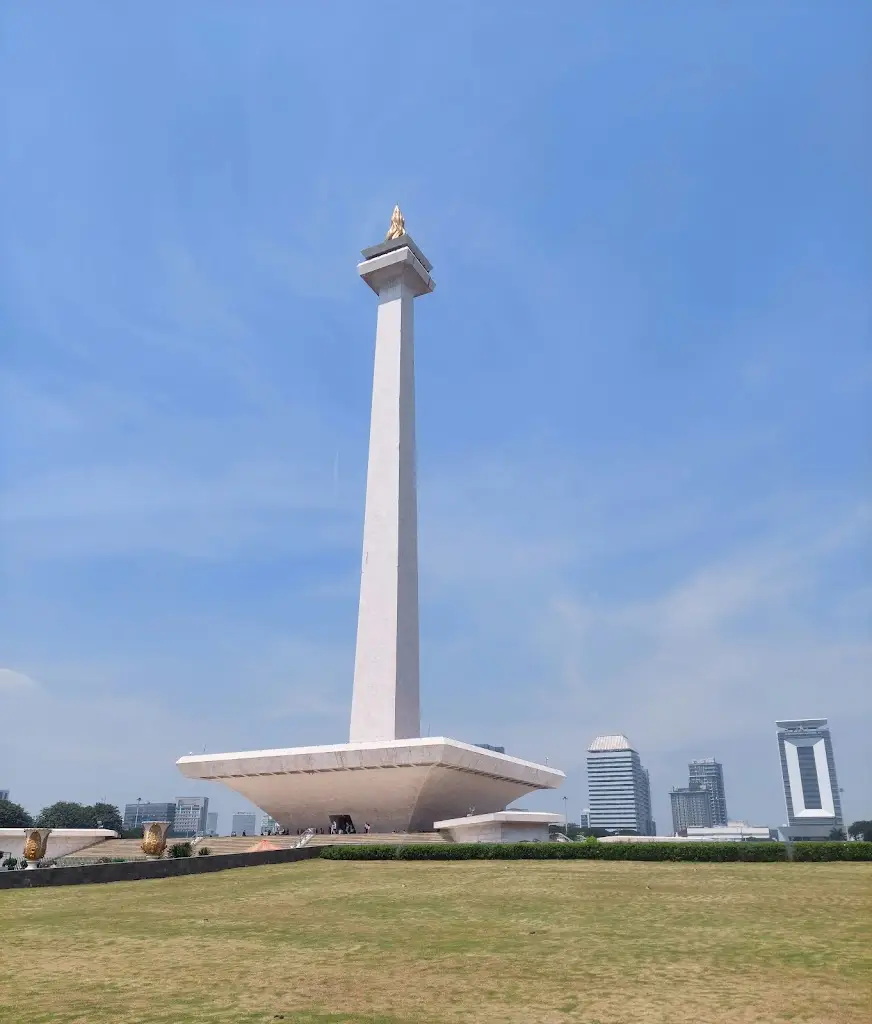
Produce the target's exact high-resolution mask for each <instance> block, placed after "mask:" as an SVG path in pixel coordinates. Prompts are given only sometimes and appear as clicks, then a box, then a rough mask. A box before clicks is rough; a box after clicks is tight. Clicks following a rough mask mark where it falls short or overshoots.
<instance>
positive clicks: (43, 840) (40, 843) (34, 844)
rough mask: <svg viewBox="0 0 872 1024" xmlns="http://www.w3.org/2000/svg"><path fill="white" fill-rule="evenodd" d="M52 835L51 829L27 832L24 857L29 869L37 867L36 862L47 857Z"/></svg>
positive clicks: (29, 830)
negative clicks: (47, 848)
mask: <svg viewBox="0 0 872 1024" xmlns="http://www.w3.org/2000/svg"><path fill="white" fill-rule="evenodd" d="M50 833H51V829H50V828H28V829H26V830H25V832H24V850H23V851H22V856H23V857H24V859H25V860H26V861H27V862H28V866H29V867H35V866H36V862H37V861H38V860H42V858H43V857H44V856H45V848H46V846H48V837H49V835H50Z"/></svg>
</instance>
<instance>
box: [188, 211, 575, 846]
mask: <svg viewBox="0 0 872 1024" xmlns="http://www.w3.org/2000/svg"><path fill="white" fill-rule="evenodd" d="M362 255H363V257H364V258H363V261H362V262H361V263H360V264H359V265H358V272H359V274H360V276H361V278H362V279H363V280H364V281H365V282H366V284H367V285H369V287H370V288H371V289H372V290H373V291H374V292H375V293H376V295H377V296H378V313H377V319H376V342H375V368H374V373H373V389H372V419H371V423H370V434H369V461H368V466H367V482H366V511H365V516H364V529H363V558H362V564H361V574H360V603H359V606H358V619H357V647H356V652H355V661H354V685H353V692H352V701H351V728H350V734H349V742H348V743H343V744H332V745H329V746H311V747H288V748H282V749H279V750H253V751H241V752H234V753H224V754H202V755H190V756H188V757H182V758H180V759H179V761H178V762H177V763H178V767H179V769H180V770H181V772H182V774H184V775H186V776H187V777H188V778H191V779H209V780H214V781H219V782H223V783H225V784H226V785H228V786H230V787H231V788H232V789H234V790H236V791H237V792H239V793H242V794H243V795H244V796H245V797H247V798H248V799H249V800H251V802H252V803H254V804H255V805H256V806H258V807H261V808H262V809H263V810H265V811H266V812H267V813H268V814H270V815H271V816H272V817H273V818H274V819H275V820H276V821H277V822H278V823H279V824H280V825H281V826H282V827H283V828H291V829H293V828H299V827H303V828H308V827H310V826H320V827H324V826H326V825H328V824H329V822H330V820H331V819H333V820H335V819H339V818H341V819H342V820H343V823H344V824H346V825H347V820H348V819H351V821H352V823H353V824H355V826H356V827H357V828H358V829H360V828H361V827H362V825H363V823H364V822H368V823H369V824H371V825H372V827H373V828H374V829H375V830H376V831H383V832H392V831H405V830H409V831H424V830H429V829H432V828H434V827H442V826H444V827H446V828H449V827H453V825H454V824H455V823H456V820H457V819H459V818H460V817H461V816H463V821H462V822H461V824H460V825H459V826H457V827H458V828H462V827H466V826H469V824H470V822H473V823H474V824H475V827H476V829H478V830H479V833H481V834H484V833H485V832H486V833H487V834H488V835H490V834H491V833H492V832H494V831H495V830H496V831H498V832H500V833H501V834H508V833H507V831H506V830H507V829H509V830H511V829H512V828H516V827H517V828H522V829H525V828H532V827H539V826H542V825H543V821H544V819H546V818H547V819H549V820H554V821H556V820H558V819H559V818H560V815H549V814H542V813H538V812H530V811H526V812H521V811H506V810H505V808H506V805H507V804H508V803H510V802H511V801H513V800H516V799H518V798H519V797H521V796H525V795H526V794H529V793H531V792H533V791H535V790H537V789H554V788H556V787H557V786H559V785H560V783H561V782H562V781H563V779H564V775H563V772H560V771H557V770H556V769H554V768H550V767H548V766H547V765H541V764H535V763H533V762H531V761H523V760H521V759H520V758H517V757H511V756H509V755H507V754H505V753H502V752H500V751H497V750H492V749H485V748H483V747H479V746H475V745H473V744H470V743H464V742H461V741H459V740H452V739H446V738H445V737H441V736H436V737H427V738H422V737H421V736H420V732H421V728H420V707H419V699H420V698H419V694H420V681H419V671H418V636H419V634H418V507H417V501H418V498H417V483H416V465H415V459H416V454H415V361H414V360H415V356H414V313H413V304H414V300H415V299H416V298H417V297H419V296H421V295H426V294H428V293H429V292H431V291H433V288H434V285H433V279H432V278H431V277H430V269H431V268H430V262H429V261H428V260H427V258H426V257H425V256H424V254H423V253H422V252H421V250H420V249H419V248H418V246H417V245H416V244H415V242H414V241H413V239H412V238H411V237H410V236H409V235H408V234H407V233H406V230H405V224H404V221H403V217H402V214H401V213H400V211H399V208H398V207H397V208H395V209H394V213H393V216H392V218H391V227H390V230H389V231H388V235H387V237H386V238H385V240H384V242H381V243H380V244H379V245H375V246H372V247H371V248H368V249H364V250H363V254H362ZM473 812H476V813H473ZM533 819H536V820H535V821H534V820H533ZM540 819H541V820H540ZM482 829H484V832H481V830H482ZM467 831H468V829H467ZM546 833H547V828H546ZM477 834H478V833H477Z"/></svg>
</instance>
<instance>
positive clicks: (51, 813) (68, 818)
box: [36, 800, 97, 828]
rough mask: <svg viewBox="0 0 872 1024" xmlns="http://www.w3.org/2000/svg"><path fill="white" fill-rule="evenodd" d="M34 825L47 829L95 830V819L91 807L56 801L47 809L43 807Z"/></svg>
mask: <svg viewBox="0 0 872 1024" xmlns="http://www.w3.org/2000/svg"><path fill="white" fill-rule="evenodd" d="M36 824H37V825H40V826H45V827H47V828H95V827H96V825H97V819H96V818H95V817H94V808H93V807H88V806H86V805H85V804H76V803H72V802H71V801H69V800H58V802H57V803H54V804H51V805H50V806H49V807H43V809H42V810H41V811H40V812H39V817H38V818H37V819H36Z"/></svg>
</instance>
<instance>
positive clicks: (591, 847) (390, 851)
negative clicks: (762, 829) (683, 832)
mask: <svg viewBox="0 0 872 1024" xmlns="http://www.w3.org/2000/svg"><path fill="white" fill-rule="evenodd" d="M808 845H809V846H815V845H824V844H815V843H809V844H808ZM833 845H838V844H833ZM843 845H846V846H847V845H849V844H847V843H846V844H843ZM850 845H857V846H859V845H860V844H859V843H856V844H850ZM321 856H322V857H325V858H326V859H328V860H648V861H651V860H660V861H765V862H771V861H783V860H787V853H786V850H785V847H784V844H783V843H770V842H767V843H427V844H420V843H419V844H415V843H409V844H408V845H406V846H399V845H397V846H376V845H372V846H328V847H325V849H324V852H323V853H322V855H321Z"/></svg>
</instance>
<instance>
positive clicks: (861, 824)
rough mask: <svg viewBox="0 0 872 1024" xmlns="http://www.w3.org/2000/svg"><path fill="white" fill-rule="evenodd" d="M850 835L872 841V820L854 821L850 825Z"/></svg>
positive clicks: (853, 837) (868, 841)
mask: <svg viewBox="0 0 872 1024" xmlns="http://www.w3.org/2000/svg"><path fill="white" fill-rule="evenodd" d="M848 835H849V836H850V837H851V838H852V839H862V840H863V841H864V842H867V843H872V821H854V822H852V823H851V824H850V825H849V826H848Z"/></svg>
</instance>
